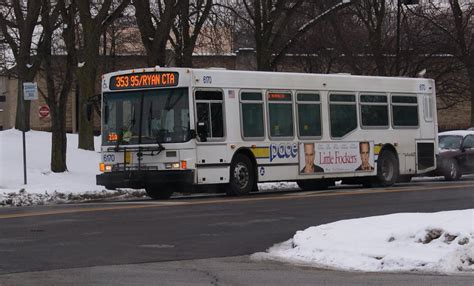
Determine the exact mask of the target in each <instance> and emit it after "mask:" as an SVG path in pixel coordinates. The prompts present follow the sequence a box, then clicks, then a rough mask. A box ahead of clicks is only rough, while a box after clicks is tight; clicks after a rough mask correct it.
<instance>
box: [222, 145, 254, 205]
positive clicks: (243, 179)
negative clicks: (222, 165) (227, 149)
mask: <svg viewBox="0 0 474 286" xmlns="http://www.w3.org/2000/svg"><path fill="white" fill-rule="evenodd" d="M229 181H230V182H229V186H228V188H227V190H226V193H227V194H228V195H230V196H243V195H247V194H248V193H250V191H252V189H253V188H254V187H255V170H254V166H253V164H252V162H251V161H250V159H249V157H247V156H245V155H243V154H236V155H235V156H234V159H233V160H232V163H231V164H230V178H229Z"/></svg>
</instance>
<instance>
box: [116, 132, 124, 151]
mask: <svg viewBox="0 0 474 286" xmlns="http://www.w3.org/2000/svg"><path fill="white" fill-rule="evenodd" d="M122 137H123V132H122V134H118V136H117V143H116V144H115V149H114V151H115V152H118V151H119V149H120V143H122Z"/></svg>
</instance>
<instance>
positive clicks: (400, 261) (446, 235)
mask: <svg viewBox="0 0 474 286" xmlns="http://www.w3.org/2000/svg"><path fill="white" fill-rule="evenodd" d="M252 257H253V258H254V259H272V260H280V261H285V262H290V263H296V264H303V265H310V266H315V267H322V268H331V269H339V270H349V271H369V272H371V271H374V272H379V271H388V272H400V271H403V272H406V271H415V272H427V273H443V274H459V273H469V274H474V209H469V210H461V211H446V212H438V213H400V214H392V215H385V216H375V217H368V218H361V219H350V220H342V221H338V222H334V223H330V224H324V225H320V226H314V227H310V228H307V229H306V230H304V231H298V232H296V234H295V236H293V238H292V239H290V240H287V241H285V242H283V243H280V244H277V245H274V246H273V247H271V248H270V249H268V250H267V252H266V253H256V254H254V255H253V256H252Z"/></svg>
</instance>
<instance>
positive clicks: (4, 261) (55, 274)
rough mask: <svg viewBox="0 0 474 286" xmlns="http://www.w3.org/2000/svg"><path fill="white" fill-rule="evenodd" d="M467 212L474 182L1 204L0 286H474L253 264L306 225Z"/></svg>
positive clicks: (461, 280) (459, 280)
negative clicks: (394, 215)
mask: <svg viewBox="0 0 474 286" xmlns="http://www.w3.org/2000/svg"><path fill="white" fill-rule="evenodd" d="M467 208H474V180H473V179H465V180H463V181H459V182H455V183H450V182H441V181H439V182H438V181H417V182H414V183H410V184H401V185H398V186H395V187H392V188H385V189H364V188H360V187H349V188H348V187H336V188H334V189H332V190H330V191H326V192H295V191H288V192H273V193H272V192H266V193H263V194H254V195H251V196H248V197H242V198H229V197H223V196H207V195H203V196H196V197H193V198H189V197H175V198H173V199H171V200H169V201H165V202H158V201H151V200H132V201H122V202H116V201H114V202H110V201H108V202H95V203H87V204H86V203H84V204H74V205H55V206H40V207H24V208H4V209H0V285H28V284H31V283H33V282H34V284H35V285H41V284H42V285H50V284H51V282H54V283H53V284H59V285H62V284H68V285H71V284H78V285H79V284H81V285H82V284H84V282H85V283H86V284H111V285H112V284H113V285H131V284H136V285H143V284H156V283H157V282H156V281H157V280H156V279H160V281H162V282H163V284H165V285H186V284H201V285H211V284H212V285H236V284H242V285H251V284H253V285H264V284H272V285H276V284H279V285H287V284H289V282H291V281H293V282H291V283H293V284H294V283H296V284H298V285H299V284H314V283H315V281H319V282H321V283H324V284H333V285H346V284H358V283H359V285H370V284H371V283H373V282H374V281H375V282H374V283H375V284H373V285H376V284H380V283H384V284H387V285H402V284H413V285H423V284H426V285H443V284H444V285H446V284H448V283H446V282H448V281H449V284H450V285H456V284H457V285H470V284H465V283H471V282H470V281H472V276H471V277H463V276H459V277H453V276H450V277H445V276H431V275H407V274H366V273H363V274H362V273H350V272H337V271H330V270H321V269H314V268H307V267H296V266H289V265H285V264H281V263H273V262H261V261H252V260H250V259H249V258H248V255H250V254H252V253H255V252H260V251H265V249H267V248H268V247H270V246H272V245H273V244H275V243H278V242H282V241H284V240H287V239H289V238H290V237H292V236H293V235H294V233H295V232H296V231H297V230H302V229H305V228H307V227H309V226H314V225H319V224H324V223H330V222H334V221H337V220H341V219H349V218H357V217H366V216H373V215H383V214H390V213H397V212H436V211H443V210H455V209H467ZM256 270H259V271H256ZM206 273H207V274H206ZM448 278H449V279H448ZM147 279H148V280H147ZM305 279H307V280H305ZM400 279H401V280H400ZM305 281H306V282H305ZM442 282H445V283H442ZM158 284H161V283H158Z"/></svg>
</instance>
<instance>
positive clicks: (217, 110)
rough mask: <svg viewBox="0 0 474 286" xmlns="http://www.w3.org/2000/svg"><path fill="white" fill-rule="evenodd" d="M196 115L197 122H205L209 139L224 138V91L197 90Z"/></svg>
mask: <svg viewBox="0 0 474 286" xmlns="http://www.w3.org/2000/svg"><path fill="white" fill-rule="evenodd" d="M195 98H196V115H197V122H204V123H205V124H206V127H207V137H208V138H223V137H224V118H223V116H224V114H223V107H222V103H223V101H222V91H217V90H197V91H196V92H195Z"/></svg>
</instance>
